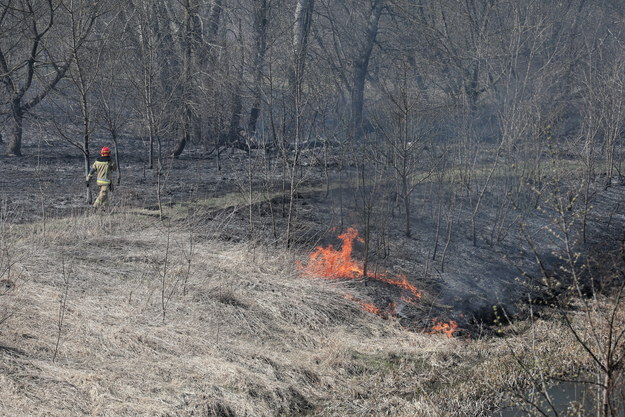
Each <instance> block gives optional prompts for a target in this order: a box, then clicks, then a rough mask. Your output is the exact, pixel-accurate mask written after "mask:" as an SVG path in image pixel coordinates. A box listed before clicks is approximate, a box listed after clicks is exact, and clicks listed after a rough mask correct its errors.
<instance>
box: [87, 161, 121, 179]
mask: <svg viewBox="0 0 625 417" xmlns="http://www.w3.org/2000/svg"><path fill="white" fill-rule="evenodd" d="M116 168H117V167H116V166H115V162H113V161H112V160H111V157H110V156H100V157H98V158H97V159H96V160H95V162H94V163H93V165H91V170H90V171H89V175H88V176H87V181H89V180H90V179H91V177H92V176H93V174H95V173H97V176H96V178H97V184H98V185H110V184H111V176H112V173H113V171H115V169H116Z"/></svg>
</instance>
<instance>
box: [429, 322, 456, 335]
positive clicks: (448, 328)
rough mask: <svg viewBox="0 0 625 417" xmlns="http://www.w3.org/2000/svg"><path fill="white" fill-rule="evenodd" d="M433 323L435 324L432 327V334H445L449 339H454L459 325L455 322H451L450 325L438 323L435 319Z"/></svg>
mask: <svg viewBox="0 0 625 417" xmlns="http://www.w3.org/2000/svg"><path fill="white" fill-rule="evenodd" d="M432 323H434V325H433V326H432V331H431V332H430V334H434V333H445V334H446V335H447V337H453V336H454V333H455V332H456V329H458V323H456V322H455V321H453V320H450V321H449V323H445V322H442V321H439V322H437V321H436V319H434V320H432Z"/></svg>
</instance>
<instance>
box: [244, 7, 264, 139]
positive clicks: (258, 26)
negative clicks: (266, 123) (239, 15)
mask: <svg viewBox="0 0 625 417" xmlns="http://www.w3.org/2000/svg"><path fill="white" fill-rule="evenodd" d="M267 9H268V7H267V0H260V6H259V9H258V11H257V12H256V15H255V18H254V29H255V31H256V55H255V56H254V86H253V87H252V88H253V93H254V101H253V103H252V109H251V110H250V119H249V122H248V124H247V130H248V132H249V133H250V134H253V133H254V132H256V123H257V121H258V116H259V115H260V106H261V99H262V80H263V67H264V64H265V52H266V51H267Z"/></svg>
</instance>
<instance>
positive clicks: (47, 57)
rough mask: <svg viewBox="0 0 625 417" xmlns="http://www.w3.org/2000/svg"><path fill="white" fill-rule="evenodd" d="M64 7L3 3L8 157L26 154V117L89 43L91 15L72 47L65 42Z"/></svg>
mask: <svg viewBox="0 0 625 417" xmlns="http://www.w3.org/2000/svg"><path fill="white" fill-rule="evenodd" d="M68 4H70V5H71V2H70V3H68ZM64 5H65V3H64V2H62V1H61V2H56V1H54V0H47V1H33V0H8V1H7V2H5V3H4V4H3V5H1V6H0V34H2V35H1V39H2V41H1V42H0V72H1V73H0V77H1V79H2V84H3V85H4V90H5V94H6V97H7V99H8V100H7V101H8V104H9V109H10V114H11V118H10V123H11V137H10V139H9V143H8V148H7V154H8V155H14V156H20V155H21V154H22V135H23V129H24V117H25V115H26V114H27V113H28V112H30V111H32V109H33V108H34V107H35V106H37V105H38V104H39V103H41V101H42V100H43V99H44V98H45V97H46V96H47V95H48V94H49V93H50V92H51V91H52V90H53V89H54V88H55V87H56V86H57V84H58V83H59V81H61V79H63V77H64V76H65V75H66V73H67V71H68V70H69V68H70V66H71V64H72V62H73V60H74V58H75V55H74V50H77V49H80V48H82V47H83V46H84V42H85V39H86V37H87V36H88V35H89V32H90V29H91V27H92V24H93V20H94V19H95V16H91V18H90V19H88V20H87V21H85V22H83V23H84V25H83V26H82V27H81V28H80V31H79V32H77V33H76V35H77V37H76V39H75V40H74V41H73V42H72V45H71V46H69V47H68V46H66V44H65V42H63V37H64V36H66V35H67V32H63V30H64V28H63V26H62V23H59V22H63V20H64V19H63V17H62V15H63V14H64V12H66V11H67V10H69V8H66V7H62V6H64ZM18 32H19V36H15V33H18ZM70 33H71V32H70ZM35 81H36V82H35Z"/></svg>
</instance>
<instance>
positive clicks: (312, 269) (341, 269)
mask: <svg viewBox="0 0 625 417" xmlns="http://www.w3.org/2000/svg"><path fill="white" fill-rule="evenodd" d="M338 238H339V239H341V240H342V241H343V243H342V244H341V248H340V249H335V248H334V246H332V245H329V246H328V247H326V248H324V247H321V246H317V248H316V249H315V251H314V252H313V253H312V254H311V255H310V259H309V260H308V264H307V265H306V266H303V265H301V264H298V267H299V268H300V269H302V270H303V271H304V273H305V274H306V275H310V276H319V277H323V278H327V279H341V278H342V279H358V278H364V277H365V272H364V267H363V265H362V264H361V263H360V262H358V261H356V260H354V259H352V251H353V248H354V240H358V241H360V242H362V241H363V240H362V238H360V237H359V236H358V230H356V229H354V228H353V227H350V228H348V229H347V231H346V232H345V233H343V234H341V235H339V236H338ZM367 277H368V278H372V279H375V280H376V281H380V282H385V283H387V284H390V285H392V286H395V287H398V288H401V289H403V290H405V291H407V292H408V293H409V296H407V297H404V298H405V300H404V301H406V302H409V303H412V304H414V302H415V301H416V300H417V299H421V292H420V291H419V290H418V289H417V287H415V286H414V285H413V284H411V283H410V282H408V278H407V277H406V276H405V275H400V276H398V277H395V278H392V277H388V276H387V275H386V274H379V273H377V274H367ZM408 300H410V301H408Z"/></svg>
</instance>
